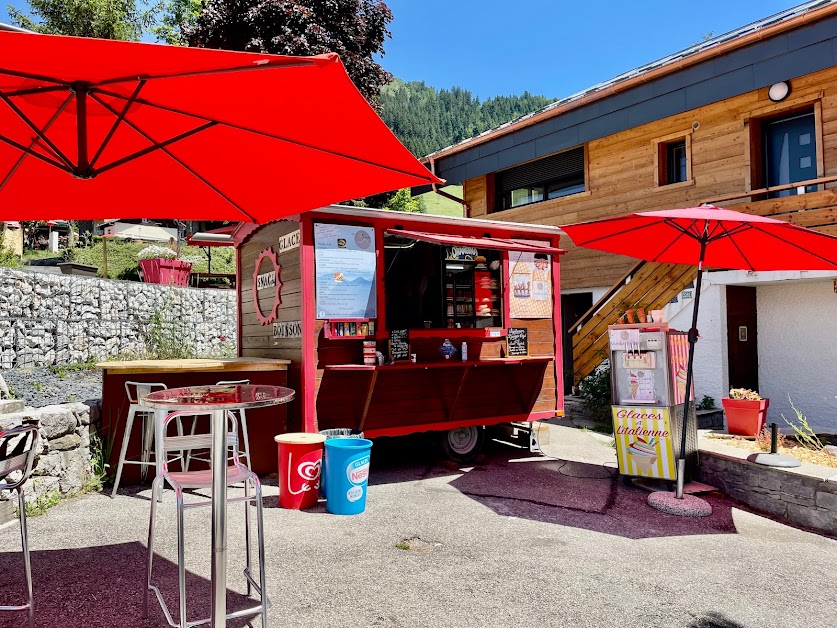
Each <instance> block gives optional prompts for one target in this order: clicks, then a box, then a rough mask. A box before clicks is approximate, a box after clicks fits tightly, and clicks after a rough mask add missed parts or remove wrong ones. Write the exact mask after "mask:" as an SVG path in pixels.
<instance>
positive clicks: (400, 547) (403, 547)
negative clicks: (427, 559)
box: [395, 541, 410, 551]
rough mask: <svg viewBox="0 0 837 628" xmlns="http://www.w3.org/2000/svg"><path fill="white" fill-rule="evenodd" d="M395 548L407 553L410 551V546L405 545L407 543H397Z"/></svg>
mask: <svg viewBox="0 0 837 628" xmlns="http://www.w3.org/2000/svg"><path fill="white" fill-rule="evenodd" d="M395 548H396V549H400V550H405V551H409V550H410V544H409V543H407V541H398V543H396V544H395Z"/></svg>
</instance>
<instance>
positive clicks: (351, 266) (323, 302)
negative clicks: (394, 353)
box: [314, 223, 377, 319]
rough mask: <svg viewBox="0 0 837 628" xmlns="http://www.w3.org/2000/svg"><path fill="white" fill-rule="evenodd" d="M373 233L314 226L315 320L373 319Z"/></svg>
mask: <svg viewBox="0 0 837 628" xmlns="http://www.w3.org/2000/svg"><path fill="white" fill-rule="evenodd" d="M376 261H377V260H376V256H375V230H374V229H373V228H372V227H358V226H354V225H330V224H323V223H314V262H315V264H316V282H315V283H316V296H317V318H318V319H329V318H376V317H377V303H376V290H375V265H376Z"/></svg>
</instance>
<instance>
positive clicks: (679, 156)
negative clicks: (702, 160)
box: [657, 138, 689, 185]
mask: <svg viewBox="0 0 837 628" xmlns="http://www.w3.org/2000/svg"><path fill="white" fill-rule="evenodd" d="M657 167H658V169H659V172H658V183H659V185H671V184H672V183H683V182H684V181H688V180H689V155H688V150H687V148H686V140H685V138H684V139H680V140H675V141H673V142H664V143H661V144H659V154H658V155H657Z"/></svg>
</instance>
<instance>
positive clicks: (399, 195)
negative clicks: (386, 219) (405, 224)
mask: <svg viewBox="0 0 837 628" xmlns="http://www.w3.org/2000/svg"><path fill="white" fill-rule="evenodd" d="M384 209H389V210H391V211H394V212H410V213H417V214H426V213H427V207H425V205H424V199H423V198H421V197H420V196H416V197H412V196H411V194H410V188H402V189H400V190H398V191H397V192H396V193H395V194H394V195H393V197H392V198H391V199H389V202H387V204H386V205H385V206H384Z"/></svg>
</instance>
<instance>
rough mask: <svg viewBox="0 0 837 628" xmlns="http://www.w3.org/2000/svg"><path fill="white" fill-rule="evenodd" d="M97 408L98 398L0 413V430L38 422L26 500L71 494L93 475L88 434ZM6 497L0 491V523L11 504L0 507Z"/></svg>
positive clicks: (94, 423)
mask: <svg viewBox="0 0 837 628" xmlns="http://www.w3.org/2000/svg"><path fill="white" fill-rule="evenodd" d="M88 404H89V405H88ZM99 408H100V407H99V402H88V403H87V404H85V403H65V404H61V405H55V406H44V407H43V408H24V409H23V410H20V411H18V412H11V413H8V414H0V431H2V430H5V429H11V428H14V427H20V426H21V425H23V424H32V423H35V424H37V426H38V435H39V439H38V453H37V455H36V458H35V466H34V468H33V470H32V477H31V478H30V479H29V481H28V482H27V483H26V484H25V485H24V493H25V496H26V501H27V502H35V501H37V500H38V499H39V498H42V497H44V496H45V495H48V494H50V493H54V492H56V491H58V492H59V493H60V494H61V495H70V494H72V493H75V492H77V491H79V490H80V489H82V488H84V487H85V485H86V484H87V482H88V481H89V480H90V479H91V477H92V470H93V469H92V462H91V449H90V437H91V435H93V434H95V433H96V431H97V428H98V425H99V418H100V415H101V412H100V409H99ZM8 497H10V496H9V495H3V494H2V493H0V523H4V517H3V516H4V514H5V515H6V517H8V515H9V514H11V508H8V507H6V508H3V507H2V500H3V499H4V498H8Z"/></svg>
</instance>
